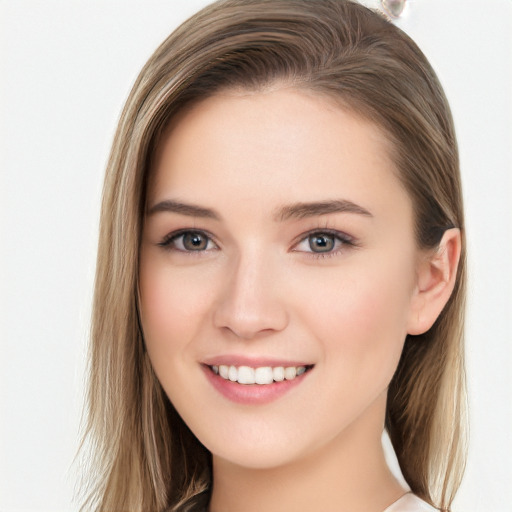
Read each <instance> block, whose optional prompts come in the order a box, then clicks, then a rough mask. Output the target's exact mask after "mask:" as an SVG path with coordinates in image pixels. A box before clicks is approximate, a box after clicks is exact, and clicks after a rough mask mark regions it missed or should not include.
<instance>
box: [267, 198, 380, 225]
mask: <svg viewBox="0 0 512 512" xmlns="http://www.w3.org/2000/svg"><path fill="white" fill-rule="evenodd" d="M329 213H355V214H358V215H363V216H365V217H373V215H372V214H371V213H370V212H369V211H368V210H367V209H366V208H363V207H362V206H359V205H358V204H356V203H353V202H352V201H348V200H347V199H336V200H332V201H319V202H313V203H295V204H291V205H287V206H283V207H282V208H280V209H279V210H278V211H277V213H276V215H275V219H276V220H277V221H281V222H283V221H286V220H289V219H305V218H307V217H315V216H317V215H327V214H329Z"/></svg>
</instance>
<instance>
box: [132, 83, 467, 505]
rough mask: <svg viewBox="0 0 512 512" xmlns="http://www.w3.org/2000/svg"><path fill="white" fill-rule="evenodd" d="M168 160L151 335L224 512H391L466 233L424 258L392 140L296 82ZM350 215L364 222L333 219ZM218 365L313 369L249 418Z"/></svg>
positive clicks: (223, 104)
mask: <svg viewBox="0 0 512 512" xmlns="http://www.w3.org/2000/svg"><path fill="white" fill-rule="evenodd" d="M160 149H161V150H160V152H159V154H158V155H157V156H158V158H157V162H156V166H155V169H154V170H153V171H154V172H153V175H152V177H151V180H150V186H149V191H148V198H147V205H148V214H147V216H146V220H145V225H144V230H143V240H142V245H141V259H140V283H139V285H140V297H139V300H140V308H141V317H142V326H143V331H144V338H145V343H146V347H147V350H148V353H149V356H150V359H151V361H152V364H153V366H154V369H155V372H156V374H157V376H158V378H159V380H160V382H161V383H162V386H163V388H164V390H165V391H166V393H167V395H168V396H169V398H170V400H171V401H172V403H173V404H174V406H175V407H176V409H177V410H178V412H179V413H180V415H181V416H182V418H183V419H184V421H185V422H186V423H187V424H188V426H189V427H190V428H191V430H192V431H193V432H194V434H195V435H196V436H197V437H198V439H199V440H200V441H201V442H202V443H203V444H204V445H205V446H206V447H207V448H208V449H209V450H210V451H211V453H212V455H213V468H214V477H213V481H214V485H213V493H212V500H211V504H210V510H211V511H212V512H218V511H223V512H230V511H233V512H234V511H239V510H244V511H247V512H251V511H261V510H265V511H266V512H272V511H278V510H279V511H282V510H296V511H311V510H324V511H335V510H336V511H338V512H339V511H345V510H346V511H351V512H363V511H364V512H372V511H373V512H381V511H382V510H384V509H385V508H386V507H387V506H389V505H390V504H391V503H392V502H394V501H395V500H396V499H398V498H399V497H400V496H401V495H402V494H403V493H404V490H403V489H402V488H401V487H400V485H399V484H398V483H397V482H396V480H395V479H394V477H393V476H392V475H391V473H390V472H389V470H388V468H387V466H386V464H385V461H384V455H383V450H382V446H381V434H382V430H383V425H384V415H385V406H386V391H387V387H388V384H389V382H390V380H391V378H392V376H393V373H394V371H395V369H396V367H397V364H398V361H399V358H400V354H401V351H402V347H403V343H404V340H405V337H406V335H407V333H414V334H417V333H419V332H423V331H424V330H426V329H428V328H429V327H430V326H431V325H432V323H433V322H434V321H435V319H436V318H437V316H438V314H439V312H440V311H441V310H442V308H443V306H444V304H445V303H446V301H447V300H448V298H449V295H450V293H451V290H452V288H453V282H454V277H455V272H456V266H457V261H458V253H459V250H460V238H459V233H458V231H457V230H449V231H447V232H446V234H445V236H444V238H443V241H442V244H441V247H440V249H439V251H437V252H435V253H433V254H427V253H425V252H423V251H420V250H419V249H418V248H417V246H416V243H415V239H414V227H413V209H412V205H411V201H410V198H409V196H408V194H407V193H406V191H405V190H404V188H403V187H402V185H401V183H400V181H399V180H398V178H397V177H396V175H395V171H394V168H393V163H392V162H391V161H390V159H389V157H388V142H387V140H386V138H385V137H384V136H383V134H382V132H381V131H380V130H379V128H377V127H376V126H374V125H373V124H371V123H369V122H367V121H365V120H363V119H361V118H359V117H358V116H357V115H354V114H353V113H351V112H348V111H347V110H343V109H341V108H340V107H339V106H337V105H336V104H335V103H334V102H332V101H330V100H329V99H326V98H325V97H321V96H319V95H315V94H314V93H310V92H305V91H299V90H296V89H294V88H291V87H287V86H286V85H284V84H281V85H278V86H275V87H273V88H271V89H269V90H266V91H259V92H247V91H245V92H244V91H226V92H224V93H222V94H217V95H215V96H214V97H211V98H209V99H206V100H203V101H201V102H200V103H198V104H196V105H194V106H193V107H192V108H191V109H189V110H187V111H186V112H184V113H182V114H181V116H179V118H178V119H177V120H175V122H174V123H173V126H172V129H171V130H170V132H169V134H168V136H167V138H166V139H165V141H164V142H163V144H162V147H161V148H160ZM333 201H338V202H337V203H334V205H333V203H329V202H333ZM339 201H345V202H350V203H349V206H350V208H349V210H351V211H346V210H347V208H341V210H340V211H330V212H327V209H326V207H325V203H329V204H330V210H336V209H337V208H339V206H340V203H339ZM171 203H172V204H173V205H174V206H173V207H171V208H169V207H168V205H169V204H171ZM176 203H179V204H180V205H181V206H179V207H178V208H177V207H176ZM312 203H314V205H315V206H314V207H311V204H312ZM304 204H308V205H310V206H309V207H304ZM318 204H321V205H322V204H323V205H324V206H318ZM343 204H344V206H345V207H346V206H347V204H346V203H343ZM343 204H342V205H343ZM166 205H167V206H166ZM183 205H186V206H183ZM354 205H357V208H356V207H354ZM191 206H192V207H195V208H191ZM197 207H199V208H197ZM170 210H173V211H170ZM176 210H177V211H176ZM183 231H185V233H183ZM190 232H192V233H190ZM311 235H313V236H311ZM218 356H228V357H230V356H233V357H236V356H247V357H251V358H273V359H275V358H278V359H282V360H290V361H300V362H303V363H306V364H310V365H314V366H313V368H312V369H311V370H310V371H308V372H307V374H306V375H305V376H304V378H303V380H302V382H300V384H299V385H297V386H295V387H294V388H293V389H291V390H290V391H289V392H288V393H286V394H285V395H283V396H282V397H280V398H278V399H277V400H275V401H271V402H270V403H265V404H258V405H254V404H253V405H247V404H237V403H234V402H232V401H230V400H228V399H227V398H226V397H225V396H223V395H222V394H220V393H219V392H218V391H217V390H216V389H214V387H213V386H212V385H211V383H210V382H209V380H208V379H207V377H206V374H205V368H204V365H203V363H204V361H206V360H208V359H211V358H215V357H218Z"/></svg>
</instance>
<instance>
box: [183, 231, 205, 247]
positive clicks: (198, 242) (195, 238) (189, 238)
mask: <svg viewBox="0 0 512 512" xmlns="http://www.w3.org/2000/svg"><path fill="white" fill-rule="evenodd" d="M183 245H184V246H185V248H186V249H189V250H193V251H198V250H201V249H205V248H206V240H205V239H204V237H203V236H202V235H201V234H200V233H189V234H186V235H185V236H184V237H183Z"/></svg>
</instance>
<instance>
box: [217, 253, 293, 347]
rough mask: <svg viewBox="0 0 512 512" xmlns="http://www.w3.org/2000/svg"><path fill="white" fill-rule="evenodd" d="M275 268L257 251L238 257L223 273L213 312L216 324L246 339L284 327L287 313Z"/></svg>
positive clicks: (277, 330) (286, 321) (286, 322)
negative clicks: (223, 279)
mask: <svg viewBox="0 0 512 512" xmlns="http://www.w3.org/2000/svg"><path fill="white" fill-rule="evenodd" d="M275 267H276V265H275V264H274V265H273V264H272V263H271V262H270V261H268V260H266V259H265V258H264V257H261V256H259V255H257V254H252V255H246V256H244V257H240V258H239V259H238V261H237V263H236V264H235V265H234V266H232V267H231V268H230V269H228V270H227V272H226V273H227V274H228V276H227V279H226V281H225V283H224V286H223V288H222V290H220V293H219V300H218V302H217V304H216V309H215V312H214V324H215V327H217V328H219V329H223V330H226V331H230V332H232V333H233V334H235V335H236V336H237V337H238V338H241V339H247V340H248V339H253V338H256V337H258V336H261V335H266V334H270V333H272V332H279V331H281V330H283V329H284V328H285V327H286V326H287V324H288V313H287V309H286V305H285V300H284V296H283V294H282V293H283V290H282V287H279V272H278V269H276V268H275Z"/></svg>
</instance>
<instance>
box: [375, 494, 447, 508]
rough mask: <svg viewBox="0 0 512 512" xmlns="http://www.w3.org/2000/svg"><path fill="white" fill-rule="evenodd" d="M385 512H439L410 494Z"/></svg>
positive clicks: (405, 495)
mask: <svg viewBox="0 0 512 512" xmlns="http://www.w3.org/2000/svg"><path fill="white" fill-rule="evenodd" d="M384 512H438V510H437V509H436V508H434V507H433V506H432V505H429V504H428V503H427V502H425V501H423V500H422V499H420V498H418V496H416V495H414V494H412V493H410V492H409V493H407V494H404V495H403V496H402V497H401V498H400V499H399V500H398V501H395V503H393V504H392V505H390V506H389V507H388V508H387V509H386V510H384Z"/></svg>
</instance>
